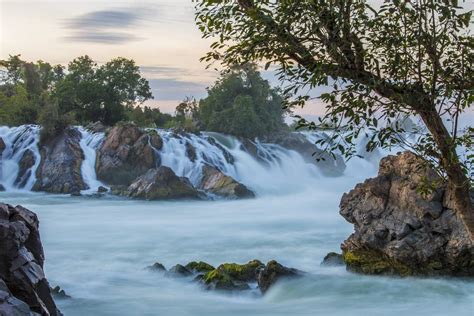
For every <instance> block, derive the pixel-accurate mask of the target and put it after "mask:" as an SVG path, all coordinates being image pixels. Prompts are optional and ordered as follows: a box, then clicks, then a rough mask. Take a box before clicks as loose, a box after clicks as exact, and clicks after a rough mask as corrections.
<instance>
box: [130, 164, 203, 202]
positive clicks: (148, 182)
mask: <svg viewBox="0 0 474 316" xmlns="http://www.w3.org/2000/svg"><path fill="white" fill-rule="evenodd" d="M121 195H124V196H127V197H132V198H137V199H146V200H178V199H200V198H202V193H200V192H199V191H198V190H196V189H195V188H194V187H193V186H192V184H191V183H190V182H189V180H188V179H186V178H181V177H178V176H177V175H176V174H175V173H174V172H173V170H171V169H170V168H168V167H165V166H161V167H159V168H157V169H150V170H148V172H147V173H146V174H144V175H143V176H140V177H138V178H137V179H136V180H135V181H133V183H132V184H131V185H130V186H129V187H128V188H127V189H126V190H125V191H123V192H122V193H121Z"/></svg>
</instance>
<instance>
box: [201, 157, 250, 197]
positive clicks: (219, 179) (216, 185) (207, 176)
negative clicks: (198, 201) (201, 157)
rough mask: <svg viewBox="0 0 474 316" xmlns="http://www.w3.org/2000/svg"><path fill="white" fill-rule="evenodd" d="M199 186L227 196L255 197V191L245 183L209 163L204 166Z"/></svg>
mask: <svg viewBox="0 0 474 316" xmlns="http://www.w3.org/2000/svg"><path fill="white" fill-rule="evenodd" d="M198 187H199V189H202V190H204V191H207V192H211V193H213V194H215V195H218V196H222V197H226V198H233V199H239V198H253V197H255V193H253V192H252V191H250V190H249V189H248V188H247V187H246V186H245V185H243V184H241V183H239V182H237V181H235V180H234V179H233V178H232V177H229V176H226V175H225V174H223V173H222V172H220V171H219V170H217V169H216V168H214V167H211V166H208V165H205V166H204V167H203V168H202V180H201V183H200V184H199V186H198Z"/></svg>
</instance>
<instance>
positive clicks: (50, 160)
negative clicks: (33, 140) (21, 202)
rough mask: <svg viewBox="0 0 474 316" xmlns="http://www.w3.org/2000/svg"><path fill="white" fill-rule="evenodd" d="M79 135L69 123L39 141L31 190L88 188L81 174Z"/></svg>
mask: <svg viewBox="0 0 474 316" xmlns="http://www.w3.org/2000/svg"><path fill="white" fill-rule="evenodd" d="M81 137H82V136H81V133H80V132H79V131H78V130H77V129H75V128H74V127H69V128H67V129H65V130H64V131H63V132H62V133H61V134H60V135H58V136H57V137H55V138H53V139H50V140H48V141H47V142H45V143H44V144H42V146H41V163H40V165H39V167H38V169H37V171H36V178H37V180H36V183H35V184H34V186H33V190H34V191H45V192H50V193H73V194H77V193H79V192H80V191H81V190H84V189H87V186H86V184H85V183H84V181H83V179H82V174H81V165H82V161H83V160H84V153H83V152H82V149H81V145H80V141H81Z"/></svg>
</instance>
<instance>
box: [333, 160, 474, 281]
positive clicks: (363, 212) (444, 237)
mask: <svg viewBox="0 0 474 316" xmlns="http://www.w3.org/2000/svg"><path fill="white" fill-rule="evenodd" d="M426 181H429V182H431V183H438V184H437V186H436V188H435V190H434V191H433V192H431V193H429V194H425V195H422V194H421V193H419V190H418V188H419V187H420V185H421V184H422V183H424V182H426ZM440 183H442V181H441V179H440V178H439V177H438V176H437V174H436V173H435V172H434V171H433V170H431V169H429V168H427V167H425V164H424V163H423V160H422V159H420V158H418V157H417V156H415V155H414V154H412V153H410V152H404V153H402V154H399V155H397V156H388V157H386V158H384V159H382V161H381V163H380V169H379V174H378V176H377V177H376V178H373V179H368V180H366V181H365V182H364V183H362V184H358V185H357V186H356V187H355V188H354V189H353V190H352V191H350V192H349V193H347V194H344V195H343V197H342V200H341V204H340V213H341V215H342V216H343V217H344V218H345V219H346V220H347V221H349V222H350V223H352V224H354V228H355V232H354V233H353V234H352V235H351V236H350V237H349V238H348V239H347V240H346V241H345V242H344V243H343V244H342V246H341V248H342V250H343V256H344V261H345V263H346V265H347V267H348V269H349V270H352V271H356V272H361V273H368V274H397V275H451V276H474V242H473V240H472V239H471V237H470V234H469V233H468V232H467V231H466V229H465V227H464V225H463V223H462V221H461V220H460V218H459V217H458V215H457V214H456V213H454V212H453V211H452V210H450V209H448V208H446V207H444V206H443V205H445V204H444V201H443V197H444V193H445V188H444V186H443V185H442V184H440Z"/></svg>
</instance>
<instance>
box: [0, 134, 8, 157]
mask: <svg viewBox="0 0 474 316" xmlns="http://www.w3.org/2000/svg"><path fill="white" fill-rule="evenodd" d="M6 148H7V145H6V144H5V141H4V140H3V138H1V137H0V156H1V155H2V154H3V151H4V150H5V149H6Z"/></svg>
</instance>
